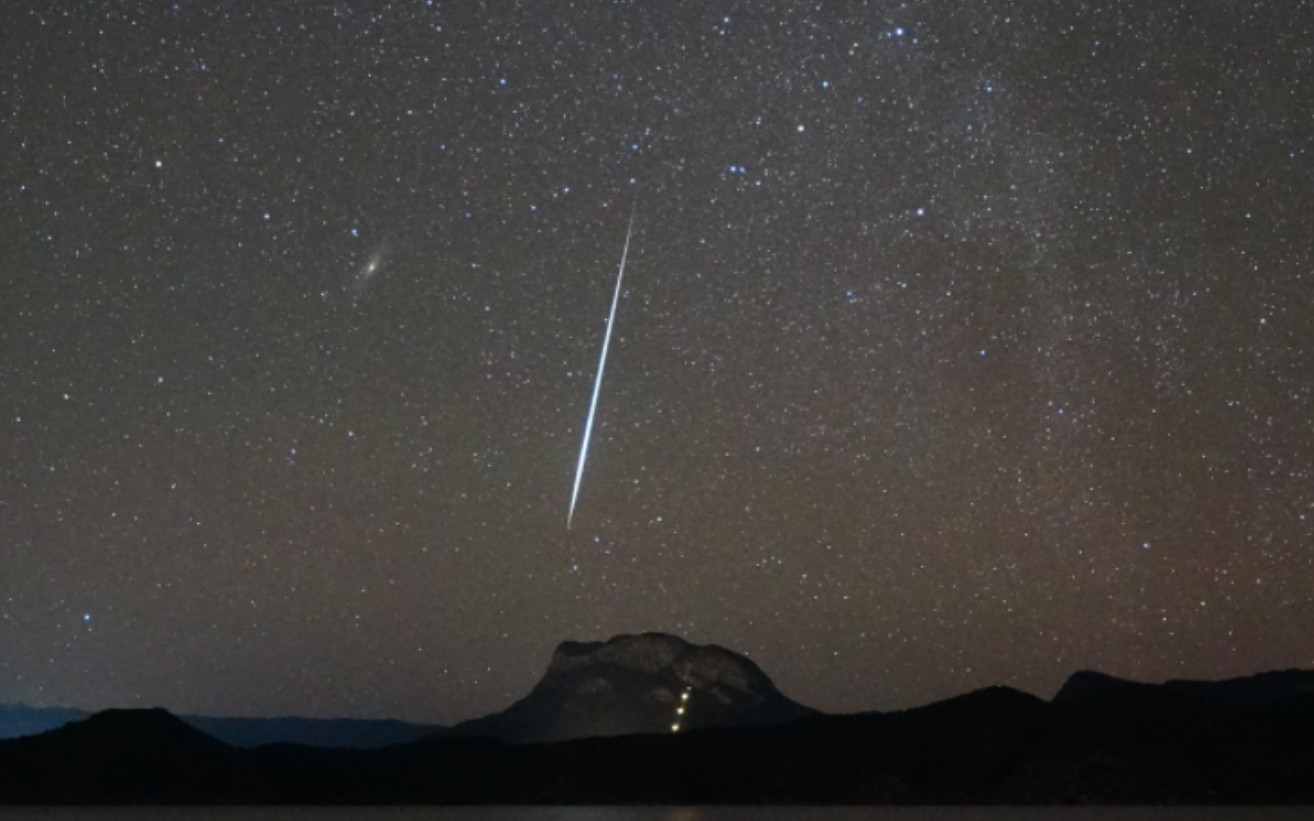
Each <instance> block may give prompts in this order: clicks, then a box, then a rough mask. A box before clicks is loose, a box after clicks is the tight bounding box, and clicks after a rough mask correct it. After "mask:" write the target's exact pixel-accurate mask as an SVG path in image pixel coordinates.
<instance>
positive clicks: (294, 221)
mask: <svg viewBox="0 0 1314 821" xmlns="http://www.w3.org/2000/svg"><path fill="white" fill-rule="evenodd" d="M28 5H29V6H31V8H25V7H24V8H15V9H13V10H12V11H11V12H10V13H9V14H8V15H7V16H6V24H5V26H4V31H3V33H2V34H0V42H2V43H3V46H2V47H0V63H3V76H4V77H5V78H6V79H5V81H4V82H3V83H0V103H2V104H3V105H2V106H0V110H2V111H3V116H0V152H2V153H0V156H3V157H4V158H5V161H4V163H3V165H2V167H0V228H2V229H3V230H0V261H3V269H4V275H3V276H2V277H0V426H3V429H4V435H3V442H4V449H3V458H0V559H2V560H3V561H2V564H0V567H3V571H0V648H3V652H2V653H0V703H9V702H27V703H29V704H38V705H40V704H49V705H67V706H73V707H82V708H92V709H94V708H99V707H105V706H137V705H159V706H164V707H167V708H170V709H172V710H175V711H178V712H182V713H201V714H211V715H234V714H237V715H286V714H300V715H311V716H316V715H318V716H330V715H343V716H362V717H364V716H393V717H397V718H401V719H408V720H413V721H425V722H439V723H441V722H450V721H455V720H459V719H462V718H467V717H471V716H475V715H479V714H482V713H487V712H491V711H493V710H497V709H501V708H503V707H505V706H507V705H508V704H509V703H510V702H511V701H513V700H514V699H516V698H519V697H520V696H522V695H524V694H525V693H526V692H527V691H528V690H529V688H530V687H531V686H532V685H533V683H534V682H535V681H536V680H537V679H538V677H539V676H540V675H541V674H542V672H543V671H544V669H545V668H546V665H547V663H548V660H549V658H550V656H551V653H552V651H553V649H554V647H555V646H556V644H557V643H558V642H559V641H562V640H566V639H579V640H597V639H603V638H606V637H608V636H611V635H614V634H617V633H626V632H628V633H634V632H641V631H649V630H652V631H665V632H670V633H675V634H678V635H680V636H682V637H684V638H686V639H688V640H690V641H693V642H699V643H709V642H711V643H716V644H719V645H722V646H724V647H727V648H730V649H732V650H735V651H738V652H742V653H746V654H748V655H749V656H751V658H752V659H753V660H754V661H755V662H757V663H758V664H759V665H760V666H761V667H762V668H763V670H765V671H766V672H767V673H768V674H769V675H770V676H771V677H772V678H773V679H774V680H775V681H776V682H777V684H778V685H779V686H780V688H781V690H782V691H783V692H785V693H786V694H787V695H789V696H791V697H793V698H795V699H797V700H799V701H801V702H804V703H806V704H809V705H812V706H815V707H818V708H821V709H824V710H833V711H839V710H862V709H891V708H899V707H907V706H911V705H915V704H920V703H925V702H927V701H930V700H933V699H936V698H942V697H946V696H951V695H955V694H958V693H962V692H964V691H967V690H970V689H973V688H977V687H982V686H985V685H990V684H1008V685H1012V686H1014V687H1018V688H1021V689H1024V690H1028V691H1031V692H1034V693H1037V694H1039V695H1043V696H1048V695H1051V694H1052V693H1053V692H1054V690H1055V689H1056V688H1057V687H1058V686H1059V685H1060V684H1061V683H1062V681H1063V680H1064V679H1065V678H1066V677H1067V676H1068V675H1069V674H1070V673H1072V672H1073V671H1075V670H1078V669H1082V668H1095V669H1099V670H1103V671H1105V672H1108V673H1111V674H1115V675H1120V676H1127V677H1133V678H1141V679H1145V680H1153V681H1158V680H1164V679H1168V678H1174V677H1185V678H1221V677H1226V676H1236V675H1244V674H1249V673H1253V672H1257V671H1260V670H1267V669H1274V668H1289V667H1314V645H1312V644H1311V642H1310V637H1311V636H1312V635H1314V425H1312V424H1311V420H1312V419H1314V366H1312V365H1311V361H1312V357H1311V354H1314V313H1312V312H1311V310H1310V308H1311V305H1312V304H1314V234H1312V232H1311V231H1310V227H1309V224H1308V223H1309V215H1310V214H1311V213H1314V130H1312V129H1311V128H1310V112H1311V111H1314V79H1312V78H1314V52H1311V49H1310V26H1311V21H1310V17H1309V13H1310V6H1309V4H1308V3H1304V2H1302V3H1285V4H1284V3H1270V4H1254V3H1219V2H1194V1H1192V2H1176V1H1175V0H1170V2H1150V1H1149V0H1144V2H1139V1H1138V2H1113V0H1094V2H1090V3H1082V4H1072V3H1040V2H1036V3H1019V2H1012V1H1011V0H1008V1H1006V0H998V2H996V1H995V0H990V2H980V3H959V2H948V0H906V1H905V0H900V1H899V2H894V1H893V0H891V2H846V3H834V4H826V3H822V4H817V3H806V4H799V3H783V2H774V1H770V0H769V1H768V2H761V3H758V2H754V3H746V2H738V1H737V0H727V2H706V3H687V4H661V3H641V2H633V3H631V2H617V3H574V4H569V3H567V4H556V3H540V2H516V1H515V0H489V2H487V3H480V4H467V3H456V2H441V1H438V2H433V3H428V2H423V0H414V1H413V2H412V1H410V0H408V2H399V3H392V4H390V5H388V4H370V3H363V4H342V3H335V4H314V3H310V4H292V3H284V2H274V3H257V2H250V0H237V2H230V3H211V4H199V3H186V2H182V3H178V4H170V3H141V2H133V1H132V0H129V2H124V3H114V4H59V5H57V6H47V5H41V7H40V8H38V7H37V6H36V5H33V4H28ZM636 197H641V199H642V203H641V204H640V205H639V209H638V210H639V215H638V218H637V220H635V221H634V223H633V243H632V244H631V245H630V246H629V248H628V251H627V252H626V253H627V255H628V265H629V268H630V270H629V276H628V278H627V279H626V280H625V283H624V284H625V287H624V288H623V289H621V290H620V292H619V295H618V299H616V300H614V303H612V304H614V305H615V310H616V312H617V314H618V315H619V316H620V320H619V326H618V327H614V328H613V327H612V325H614V324H615V323H610V324H609V325H608V328H607V330H606V333H607V334H611V337H610V340H609V342H608V343H607V344H608V346H609V358H608V359H607V362H606V382H605V386H603V387H602V390H603V391H604V392H605V397H604V398H603V399H602V400H601V402H600V403H598V407H597V412H596V418H594V419H593V426H592V429H591V431H589V433H588V434H587V435H586V434H585V432H584V424H585V421H586V419H588V418H591V417H592V413H591V412H590V407H591V401H592V400H595V399H596V396H597V390H598V387H599V386H598V384H597V383H595V381H594V378H595V375H596V374H598V373H599V371H600V370H601V368H600V367H599V365H600V364H601V363H600V353H599V348H598V346H599V342H600V341H601V340H600V337H601V336H602V334H600V333H599V332H600V331H602V330H603V329H602V328H601V327H600V326H599V322H600V318H601V311H602V309H603V307H604V306H606V305H608V304H609V302H608V300H609V299H612V298H613V296H614V295H615V293H616V292H615V290H614V289H615V287H616V284H615V283H614V282H613V281H612V279H611V276H610V274H609V272H611V271H615V270H616V268H615V266H616V259H617V251H618V250H619V248H618V241H619V239H620V236H621V232H622V231H624V230H625V228H626V222H627V219H628V218H629V217H630V214H631V213H632V208H633V206H634V203H635V201H636ZM619 273H620V272H619V271H617V275H618V276H619ZM613 331H614V333H613ZM591 397H592V400H591ZM585 447H587V448H588V453H587V457H588V458H587V477H585V478H584V480H583V485H584V486H583V489H582V490H579V491H578V500H577V501H578V505H577V506H575V505H574V503H573V502H572V507H574V513H573V515H571V514H569V513H568V509H567V506H566V502H567V497H566V493H567V491H568V490H572V488H571V486H570V479H571V477H572V472H573V471H576V470H578V471H579V473H578V476H581V477H582V476H583V462H584V455H585V454H584V452H583V450H584V448H585ZM577 481H578V480H577ZM574 493H575V491H574V490H572V495H573V494H574ZM567 515H570V516H571V526H570V528H569V529H567V528H566V527H565V526H564V524H565V523H564V522H563V516H567ZM673 723H678V722H675V721H673Z"/></svg>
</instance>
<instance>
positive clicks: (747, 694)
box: [448, 633, 814, 743]
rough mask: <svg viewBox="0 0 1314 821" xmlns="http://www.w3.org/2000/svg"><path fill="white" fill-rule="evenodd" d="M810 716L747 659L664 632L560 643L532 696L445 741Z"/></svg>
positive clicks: (520, 739)
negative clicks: (585, 641)
mask: <svg viewBox="0 0 1314 821" xmlns="http://www.w3.org/2000/svg"><path fill="white" fill-rule="evenodd" d="M813 712H814V711H813V710H811V709H810V708H808V707H804V706H803V705H801V704H799V703H797V702H795V701H792V700H791V699H789V698H787V697H786V696H784V695H782V694H781V693H780V691H779V690H777V689H776V686H775V684H773V683H772V681H771V679H770V678H768V677H767V675H766V673H764V672H762V669H761V668H760V667H758V666H757V665H756V664H754V663H753V662H752V661H750V660H749V659H747V658H745V657H744V656H741V655H739V654H738V653H733V652H731V651H729V650H726V649H725V648H723V647H718V646H715V645H696V644H690V643H689V642H686V641H685V640H683V639H681V638H678V637H676V636H671V635H666V634H663V633H644V634H642V635H637V636H632V635H622V636H616V637H615V638H612V639H610V640H608V641H605V642H588V643H581V642H573V641H568V642H563V643H562V644H561V645H559V646H558V647H557V649H556V652H555V653H553V655H552V661H551V663H549V665H548V668H547V672H546V673H545V674H544V676H543V678H542V679H540V680H539V682H538V684H537V685H535V687H534V689H533V690H531V691H530V693H529V694H528V695H527V696H525V697H524V698H522V699H520V700H519V701H517V702H515V703H514V704H512V705H511V706H510V707H508V708H507V709H505V710H503V711H501V712H498V713H494V714H492V715H488V716H484V717H483V718H477V719H473V720H470V721H466V722H463V723H461V724H458V725H456V726H455V727H453V728H452V729H451V730H450V731H449V733H448V734H449V735H452V736H480V737H486V738H494V739H497V740H500V741H508V742H514V743H525V742H534V741H563V740H567V739H572V738H586V737H589V736H612V735H626V734H631V733H662V732H672V731H675V730H677V729H678V730H679V731H685V732H687V731H689V730H694V729H699V728H703V727H715V726H723V725H737V726H763V725H769V724H780V723H783V722H787V721H793V720H796V719H799V718H803V717H804V716H807V715H811V714H812V713H813Z"/></svg>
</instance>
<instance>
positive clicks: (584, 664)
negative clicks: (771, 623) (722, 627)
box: [548, 633, 775, 692]
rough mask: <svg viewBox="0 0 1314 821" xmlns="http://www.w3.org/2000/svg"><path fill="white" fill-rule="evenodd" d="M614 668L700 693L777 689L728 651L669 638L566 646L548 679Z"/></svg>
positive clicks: (639, 637) (626, 638)
mask: <svg viewBox="0 0 1314 821" xmlns="http://www.w3.org/2000/svg"><path fill="white" fill-rule="evenodd" d="M608 667H609V668H620V669H622V670H626V671H629V672H633V673H641V674H645V675H655V674H660V673H669V674H673V675H674V676H676V677H677V678H678V679H680V680H681V681H683V682H685V683H686V684H688V685H691V686H695V687H708V686H712V685H722V686H725V687H730V688H733V689H736V690H740V691H743V692H761V691H768V692H769V691H772V690H774V689H775V687H774V685H772V684H771V681H770V679H768V678H767V676H766V674H765V673H763V672H762V670H761V669H760V668H759V667H758V666H757V665H756V664H754V663H753V662H752V661H750V660H749V659H747V658H745V657H743V656H741V655H739V654H737V653H732V652H731V651H729V650H726V649H725V648H723V647H718V646H716V645H698V644H690V643H689V642H687V641H685V640H684V639H682V638H680V637H678V636H672V635H669V634H667V633H642V634H640V635H621V636H616V637H614V638H611V639H608V640H607V641H600V642H574V641H567V642H562V643H561V644H560V645H559V646H558V647H557V650H556V652H555V653H554V654H553V656H552V663H551V665H549V667H548V675H549V676H551V675H553V674H565V673H573V672H577V671H581V670H586V669H595V670H596V669H598V668H608Z"/></svg>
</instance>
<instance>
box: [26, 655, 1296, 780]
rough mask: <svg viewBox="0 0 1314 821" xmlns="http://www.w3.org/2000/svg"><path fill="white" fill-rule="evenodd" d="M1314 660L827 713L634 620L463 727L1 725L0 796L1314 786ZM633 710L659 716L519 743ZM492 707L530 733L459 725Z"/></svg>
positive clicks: (160, 720)
mask: <svg viewBox="0 0 1314 821" xmlns="http://www.w3.org/2000/svg"><path fill="white" fill-rule="evenodd" d="M1311 676H1314V673H1311V672H1310V671H1300V670H1294V671H1285V672H1279V673H1272V674H1264V675H1260V676H1253V677H1249V678H1247V679H1236V680H1233V681H1232V682H1168V683H1166V684H1143V683H1138V682H1131V681H1126V680H1122V679H1117V678H1114V677H1111V676H1105V675H1103V674H1099V673H1094V672H1082V673H1078V674H1076V675H1074V676H1073V677H1072V678H1071V679H1070V680H1069V681H1068V682H1067V683H1066V684H1065V685H1064V687H1063V688H1062V689H1061V690H1060V692H1059V694H1058V695H1057V696H1056V697H1055V698H1054V699H1053V700H1052V701H1049V702H1046V701H1044V700H1042V699H1039V698H1036V697H1035V696H1031V695H1028V694H1026V693H1022V692H1019V691H1017V690H1012V689H1009V688H1006V687H992V688H986V689H983V690H978V691H975V692H972V693H967V694H965V695H962V696H958V697H956V698H951V699H948V700H945V701H940V702H936V703H933V704H928V705H926V706H924V707H918V708H915V709H911V710H904V711H900V712H893V713H878V712H871V713H859V714H854V715H823V714H819V713H815V712H813V711H810V710H808V709H807V708H804V707H801V706H800V705H797V704H796V703H794V702H792V701H789V700H788V699H786V698H785V697H784V696H782V695H780V694H779V693H778V692H777V691H776V690H775V688H774V687H773V686H771V685H770V681H769V679H767V677H766V676H765V674H763V673H762V671H761V670H759V669H758V668H757V667H756V665H753V664H752V663H751V662H748V661H747V660H746V659H744V658H743V657H741V656H737V655H736V654H734V653H731V652H730V651H727V650H723V649H720V648H700V647H697V646H695V645H690V644H687V643H685V642H682V641H680V640H679V639H674V638H673V637H670V636H661V635H657V634H650V635H646V636H624V637H618V638H617V639H614V640H612V641H609V642H605V643H596V644H573V643H567V644H564V645H562V646H561V647H560V648H558V651H557V653H556V654H555V655H554V657H553V661H552V664H551V665H549V668H548V672H547V674H545V676H544V678H543V680H542V681H541V682H540V683H539V685H538V686H536V687H535V688H534V690H533V691H532V692H531V693H530V694H529V695H528V696H526V697H525V699H522V700H521V701H520V702H517V704H516V705H513V706H512V707H511V708H508V709H507V710H506V711H503V712H502V713H498V714H495V715H493V716H489V717H486V718H485V719H480V720H476V721H475V722H467V723H466V724H464V725H460V727H459V728H457V729H459V731H460V732H459V733H458V734H456V735H453V734H451V733H438V734H434V735H431V736H428V737H425V738H421V739H418V740H412V741H408V742H406V743H402V744H397V745H394V746H390V747H386V748H382V749H354V750H349V749H316V748H311V747H305V746H297V745H289V744H274V745H267V746H262V747H257V748H254V749H239V748H236V747H233V746H229V745H227V744H224V743H222V742H220V741H218V740H217V739H214V738H211V737H209V736H207V735H205V734H203V733H201V732H199V731H198V730H197V729H196V728H195V727H193V726H191V725H190V724H188V723H186V722H184V721H182V720H180V719H178V718H175V717H173V716H171V715H169V714H168V713H166V712H164V711H161V710H115V711H107V712H105V713H98V714H95V715H93V716H91V717H90V718H87V719H84V720H82V721H77V722H74V723H70V724H67V725H65V726H63V727H61V728H59V729H55V730H51V731H48V732H45V733H42V734H40V735H35V736H29V737H25V738H18V739H11V740H7V741H0V805H5V806H8V805H16V804H51V803H63V804H124V805H126V804H152V803H157V804H158V803H196V804H325V803H335V804H344V803H345V804H449V803H456V804H544V803H546V804H555V803H564V804H592V803H606V804H618V803H619V804H647V803H661V804H892V803H896V804H941V805H953V804H992V803H994V804H1032V805H1034V804H1179V805H1204V804H1314V777H1311V773H1314V692H1309V691H1308V690H1307V689H1306V684H1307V683H1308V682H1309V681H1310V679H1311ZM687 687H692V688H693V690H692V691H689V690H685V689H684V688H687ZM684 692H692V695H691V696H690V697H689V699H688V701H687V702H685V703H686V704H687V708H686V711H685V713H684V714H683V716H682V717H681V719H680V720H681V721H683V722H686V724H682V726H681V729H680V732H671V728H670V726H669V724H668V723H666V722H667V719H666V717H665V716H666V715H667V714H668V713H669V712H671V711H673V710H674V708H675V707H676V706H678V704H680V703H681V701H677V699H681V695H680V694H681V693H684ZM631 701H632V702H634V703H633V704H630V703H627V702H631ZM704 704H706V705H708V706H706V707H703V706H702V705H704ZM590 709H596V710H597V711H598V712H599V716H598V717H590V716H588V715H587V712H588V710H590ZM700 709H704V710H706V712H705V716H706V720H707V726H700V725H699V724H698V722H697V721H695V719H694V717H695V716H696V715H697V714H698V712H697V711H698V710H700ZM554 711H555V713H554ZM717 711H720V712H717ZM791 712H792V713H793V714H794V716H795V717H794V718H793V719H792V720H790V718H789V713H791ZM480 722H483V723H482V724H481V723H480ZM727 722H733V723H727ZM634 724H642V725H643V726H644V727H645V728H647V727H651V728H652V732H643V733H633V734H628V735H601V736H594V737H588V738H575V739H573V740H568V741H556V742H551V743H525V739H526V738H528V737H531V736H532V735H533V734H535V733H538V734H544V735H549V734H552V733H580V732H585V731H589V732H596V731H602V732H604V733H605V732H612V731H617V730H623V729H625V728H626V727H627V726H632V725H634ZM481 726H482V727H485V728H487V729H488V730H489V731H490V733H492V732H495V733H497V734H500V735H502V736H503V737H504V738H507V739H512V740H515V741H518V742H521V743H507V742H506V741H499V740H496V739H494V738H489V737H473V736H470V737H464V736H462V735H461V734H460V733H466V732H469V731H470V729H471V728H472V727H473V728H479V727H481Z"/></svg>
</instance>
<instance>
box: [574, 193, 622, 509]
mask: <svg viewBox="0 0 1314 821" xmlns="http://www.w3.org/2000/svg"><path fill="white" fill-rule="evenodd" d="M638 207H639V202H638V200H637V199H636V200H635V201H634V207H633V208H631V209H630V225H629V227H628V228H626V229H625V247H624V248H623V249H622V250H621V261H620V272H619V273H617V274H616V292H615V293H614V294H612V296H611V313H610V314H609V315H608V316H607V331H606V333H604V334H603V335H602V355H601V356H600V357H598V374H597V376H595V377H593V398H592V399H591V400H589V418H588V420H587V421H586V422H585V423H584V440H583V441H582V442H580V446H579V464H577V465H576V466H575V487H574V489H573V490H571V492H570V510H569V512H567V513H566V529H567V530H569V529H570V520H571V519H573V518H574V517H575V501H576V500H577V499H578V498H579V483H580V480H582V479H583V478H584V462H585V461H586V460H587V459H588V458H589V437H590V436H592V435H593V415H594V414H595V413H597V410H598V394H599V393H601V392H602V371H603V369H604V368H606V367H607V348H609V347H610V346H611V329H612V328H613V327H615V325H616V305H617V304H618V303H619V302H620V295H621V280H623V279H625V260H626V258H627V257H628V256H629V255H630V235H631V234H632V233H634V214H635V212H636V211H637V210H638Z"/></svg>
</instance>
